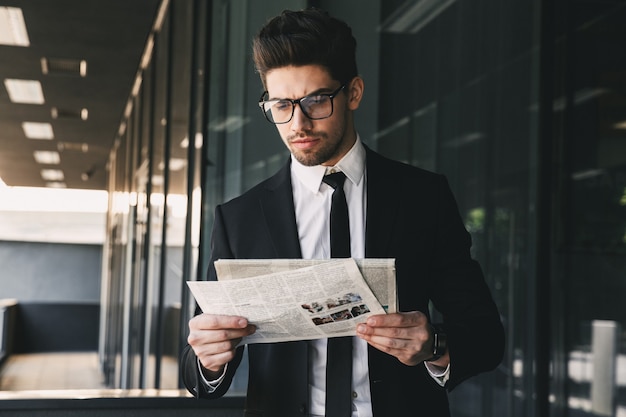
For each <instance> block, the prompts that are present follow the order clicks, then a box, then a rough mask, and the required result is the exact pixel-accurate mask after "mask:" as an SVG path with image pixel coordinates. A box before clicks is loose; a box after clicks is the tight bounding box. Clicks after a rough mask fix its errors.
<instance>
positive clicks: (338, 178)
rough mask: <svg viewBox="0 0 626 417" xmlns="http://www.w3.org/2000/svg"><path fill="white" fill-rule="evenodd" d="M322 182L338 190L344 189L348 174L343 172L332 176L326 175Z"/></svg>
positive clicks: (334, 173)
mask: <svg viewBox="0 0 626 417" xmlns="http://www.w3.org/2000/svg"><path fill="white" fill-rule="evenodd" d="M322 181H324V182H325V183H326V184H328V185H330V186H331V187H333V188H334V189H335V190H336V189H337V187H339V188H342V187H343V183H344V182H345V181H346V174H344V173H343V172H341V171H337V172H333V173H332V174H328V175H324V178H322Z"/></svg>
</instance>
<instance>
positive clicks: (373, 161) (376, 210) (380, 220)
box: [365, 147, 401, 258]
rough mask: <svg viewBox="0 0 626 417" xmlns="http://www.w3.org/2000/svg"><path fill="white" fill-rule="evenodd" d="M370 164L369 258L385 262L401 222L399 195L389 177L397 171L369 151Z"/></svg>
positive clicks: (380, 157) (366, 225) (367, 254)
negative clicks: (397, 224)
mask: <svg viewBox="0 0 626 417" xmlns="http://www.w3.org/2000/svg"><path fill="white" fill-rule="evenodd" d="M365 149H366V164H367V220H366V223H365V257H366V258H384V257H387V256H388V255H387V254H388V252H389V244H390V239H391V236H392V232H393V230H394V228H395V227H397V226H396V223H397V222H398V221H401V219H398V214H397V212H398V204H399V203H398V199H399V195H400V194H399V192H398V190H397V189H396V188H397V186H396V184H395V183H390V181H389V180H388V178H389V175H390V174H392V172H390V171H393V167H392V166H391V164H386V163H385V162H386V160H385V159H384V158H383V157H382V156H381V155H379V154H377V153H376V152H373V151H372V150H371V149H369V148H368V147H365Z"/></svg>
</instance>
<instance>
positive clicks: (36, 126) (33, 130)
mask: <svg viewBox="0 0 626 417" xmlns="http://www.w3.org/2000/svg"><path fill="white" fill-rule="evenodd" d="M22 129H24V135H26V137H27V138H29V139H48V140H49V139H54V132H53V131H52V125H51V124H50V123H39V122H23V123H22Z"/></svg>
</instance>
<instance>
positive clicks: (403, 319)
mask: <svg viewBox="0 0 626 417" xmlns="http://www.w3.org/2000/svg"><path fill="white" fill-rule="evenodd" d="M356 331H357V336H358V337H360V338H361V339H363V340H365V341H366V342H367V343H369V344H370V345H372V346H373V347H375V348H376V349H378V350H380V351H382V352H385V353H388V354H390V355H392V356H395V357H396V358H397V359H398V360H399V361H400V362H402V363H403V364H405V365H409V366H415V365H417V364H419V363H421V362H423V361H425V360H427V359H430V358H431V357H432V356H433V349H432V346H433V335H432V329H431V327H430V325H429V323H428V318H427V317H426V315H425V314H423V313H421V312H419V311H412V312H409V313H393V314H382V315H381V314H379V315H373V316H370V317H368V318H367V321H366V322H365V323H361V324H359V325H358V326H357V329H356ZM449 362H450V358H449V356H448V353H447V352H446V354H445V355H444V356H443V357H441V358H440V359H439V360H438V361H436V362H433V364H434V365H437V366H440V367H443V368H445V367H446V366H447V365H448V363H449Z"/></svg>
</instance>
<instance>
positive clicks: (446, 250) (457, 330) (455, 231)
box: [431, 177, 504, 390]
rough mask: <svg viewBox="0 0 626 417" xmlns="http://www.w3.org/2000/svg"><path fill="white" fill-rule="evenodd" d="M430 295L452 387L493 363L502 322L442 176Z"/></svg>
mask: <svg viewBox="0 0 626 417" xmlns="http://www.w3.org/2000/svg"><path fill="white" fill-rule="evenodd" d="M440 179H441V181H440V184H439V187H438V188H439V191H438V199H437V208H438V210H437V212H438V213H439V216H438V219H437V230H438V232H437V236H436V238H435V242H434V244H435V246H436V255H435V257H434V260H433V269H434V271H433V272H434V277H436V278H435V279H434V280H433V287H432V293H431V294H432V301H433V304H434V306H435V308H436V309H437V310H438V311H439V312H441V313H442V315H443V325H442V326H443V328H444V329H445V331H446V333H447V336H448V349H449V353H450V360H451V366H450V379H449V381H448V383H447V385H446V387H447V388H448V390H452V389H453V388H454V387H456V386H457V385H458V384H459V383H461V382H462V381H464V380H465V379H467V378H469V377H471V376H473V375H476V374H478V373H481V372H486V371H490V370H492V369H494V368H495V367H496V366H498V364H499V363H500V362H501V361H502V357H503V354H504V328H503V326H502V322H501V319H500V314H499V312H498V309H497V307H496V304H495V302H494V300H493V297H492V295H491V292H490V290H489V287H488V286H487V284H486V282H485V279H484V276H483V272H482V270H481V268H480V265H479V264H478V262H476V261H475V260H474V259H472V258H471V255H470V247H471V245H472V242H471V236H470V234H469V233H468V232H467V230H466V229H465V226H464V224H463V221H462V219H461V216H460V213H459V210H458V207H457V204H456V201H455V199H454V197H453V195H452V192H451V190H450V188H449V186H448V183H447V181H446V180H445V177H440Z"/></svg>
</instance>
